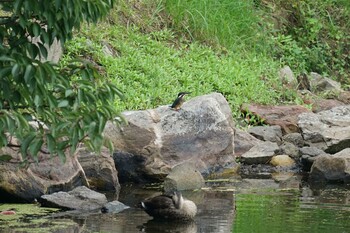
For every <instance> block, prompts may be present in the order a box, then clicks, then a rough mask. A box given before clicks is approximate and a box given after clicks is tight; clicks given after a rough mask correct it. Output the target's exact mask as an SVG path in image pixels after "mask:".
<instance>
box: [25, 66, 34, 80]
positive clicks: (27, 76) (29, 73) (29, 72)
mask: <svg viewBox="0 0 350 233" xmlns="http://www.w3.org/2000/svg"><path fill="white" fill-rule="evenodd" d="M32 70H33V66H32V65H30V64H28V65H27V66H26V71H25V72H24V81H25V82H26V83H29V82H30V80H31V79H32V78H33V75H32Z"/></svg>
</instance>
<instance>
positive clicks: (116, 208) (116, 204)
mask: <svg viewBox="0 0 350 233" xmlns="http://www.w3.org/2000/svg"><path fill="white" fill-rule="evenodd" d="M129 208H130V206H127V205H124V204H123V203H121V202H120V201H111V202H108V203H106V204H105V205H104V206H103V207H102V208H101V212H102V213H114V214H117V213H120V212H122V211H123V210H125V209H129Z"/></svg>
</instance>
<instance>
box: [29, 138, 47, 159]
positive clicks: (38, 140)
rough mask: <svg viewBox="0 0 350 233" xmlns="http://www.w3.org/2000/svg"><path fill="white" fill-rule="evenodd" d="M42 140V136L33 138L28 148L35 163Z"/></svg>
mask: <svg viewBox="0 0 350 233" xmlns="http://www.w3.org/2000/svg"><path fill="white" fill-rule="evenodd" d="M43 142H44V141H43V139H42V138H35V139H34V140H33V141H32V143H31V144H30V146H29V148H28V150H29V153H30V154H31V155H32V156H33V159H34V161H35V162H36V163H38V152H39V150H40V149H41V146H42V145H43Z"/></svg>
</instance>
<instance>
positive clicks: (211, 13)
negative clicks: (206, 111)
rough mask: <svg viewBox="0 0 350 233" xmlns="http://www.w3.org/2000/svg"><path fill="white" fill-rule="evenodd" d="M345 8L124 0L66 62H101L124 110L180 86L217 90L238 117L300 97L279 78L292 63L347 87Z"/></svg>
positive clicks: (163, 100) (80, 39)
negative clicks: (244, 109) (254, 107)
mask: <svg viewBox="0 0 350 233" xmlns="http://www.w3.org/2000/svg"><path fill="white" fill-rule="evenodd" d="M345 4H346V1H335V0H327V1H321V0H318V1H310V0H304V1H294V0H289V1H279V0H266V1H252V0H251V1H241V0H236V1H230V0H222V1H210V0H193V1H186V0H174V1H162V0H157V1H151V0H144V1H139V0H120V1H119V2H118V4H117V6H116V8H115V9H113V11H112V13H111V15H110V16H109V18H108V20H107V21H105V22H103V23H100V24H99V25H97V26H91V25H89V26H86V27H84V28H83V30H82V31H81V32H80V33H79V34H78V36H77V37H76V38H75V39H74V40H73V41H72V42H71V43H69V46H68V47H67V51H68V52H67V55H66V57H65V59H64V60H65V61H66V60H69V59H72V58H74V57H76V56H78V57H89V58H90V59H91V60H93V61H95V62H96V63H98V64H99V65H100V66H101V68H102V69H103V72H104V73H105V74H106V77H107V78H108V79H109V80H111V81H112V82H114V83H115V84H116V85H117V86H118V87H119V88H120V89H121V90H122V92H123V93H125V97H126V98H125V102H117V103H116V107H117V109H118V110H120V111H122V110H135V109H147V108H154V107H157V106H159V105H166V104H170V103H171V102H172V101H173V99H174V98H175V97H176V95H177V93H178V92H180V91H191V92H192V96H197V95H202V94H207V93H210V92H213V91H216V92H220V93H222V94H223V95H224V96H225V97H226V98H227V100H228V101H229V103H230V105H231V107H232V110H233V113H234V116H235V117H238V116H239V115H240V112H239V107H240V106H241V104H242V103H246V102H257V103H265V104H266V103H270V104H274V103H277V102H281V101H283V102H296V103H302V102H301V101H300V98H298V95H297V94H296V91H294V90H287V89H285V88H284V87H283V86H282V84H281V83H280V81H279V80H278V77H277V76H278V75H277V74H278V69H279V68H280V67H282V66H284V65H289V66H290V67H292V69H293V70H294V72H295V73H296V74H299V73H302V72H311V71H316V72H319V73H321V74H325V75H328V76H330V77H332V78H334V79H336V80H339V81H342V82H343V84H344V85H349V81H348V78H347V77H348V75H349V67H348V66H349V62H348V59H349V43H347V42H348V41H349V35H350V34H349V31H347V30H346V28H347V27H348V22H350V20H347V19H348V17H349V16H348V15H349V14H346V12H347V11H348V10H349V7H348V6H346V5H345ZM327 33H331V34H329V35H328V36H327ZM106 48H108V51H109V53H110V55H106ZM62 65H65V63H64V62H63V63H62ZM190 97H191V96H190Z"/></svg>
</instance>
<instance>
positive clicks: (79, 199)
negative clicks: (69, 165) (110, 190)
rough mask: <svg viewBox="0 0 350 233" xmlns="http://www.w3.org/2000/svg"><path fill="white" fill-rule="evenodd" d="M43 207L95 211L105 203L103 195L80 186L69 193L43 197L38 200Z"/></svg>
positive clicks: (105, 199)
mask: <svg viewBox="0 0 350 233" xmlns="http://www.w3.org/2000/svg"><path fill="white" fill-rule="evenodd" d="M39 201H40V202H41V204H42V205H43V206H47V207H56V208H62V209H71V210H95V209H100V208H102V206H103V205H105V204H106V203H107V198H106V196H105V195H104V194H101V193H98V192H95V191H93V190H91V189H89V188H87V187H85V186H80V187H77V188H75V189H73V190H72V191H69V192H62V191H60V192H57V193H53V194H49V195H43V196H41V198H40V199H39Z"/></svg>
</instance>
